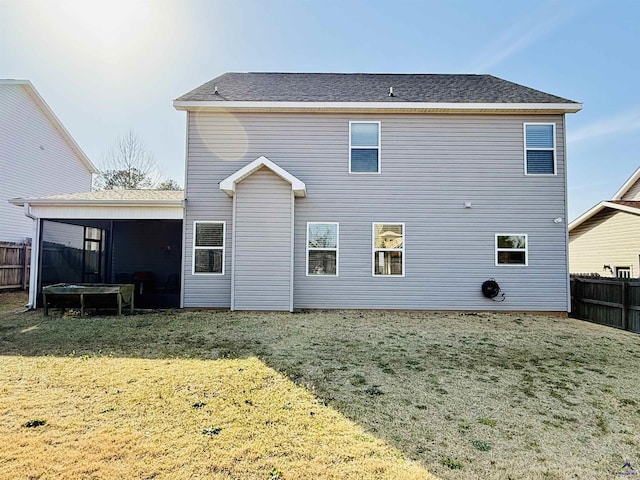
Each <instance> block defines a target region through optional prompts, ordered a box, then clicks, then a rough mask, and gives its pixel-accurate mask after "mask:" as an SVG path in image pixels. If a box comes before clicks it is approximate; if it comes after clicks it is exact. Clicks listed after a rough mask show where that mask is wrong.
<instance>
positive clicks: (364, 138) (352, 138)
mask: <svg viewBox="0 0 640 480" xmlns="http://www.w3.org/2000/svg"><path fill="white" fill-rule="evenodd" d="M349 173H380V122H349Z"/></svg>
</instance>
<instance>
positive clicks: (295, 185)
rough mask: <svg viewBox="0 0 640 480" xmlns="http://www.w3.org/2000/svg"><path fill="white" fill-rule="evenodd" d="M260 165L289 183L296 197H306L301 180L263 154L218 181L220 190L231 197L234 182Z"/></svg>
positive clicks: (242, 178)
mask: <svg viewBox="0 0 640 480" xmlns="http://www.w3.org/2000/svg"><path fill="white" fill-rule="evenodd" d="M262 167H267V168H268V169H269V170H271V171H272V172H273V173H275V174H276V175H278V176H279V177H280V178H282V179H283V180H284V181H285V182H287V183H290V184H291V190H293V193H294V195H295V196H296V197H306V196H307V188H306V185H305V184H304V182H303V181H301V180H300V179H298V178H296V177H294V176H293V175H291V174H290V173H289V172H287V171H286V170H285V169H284V168H282V167H279V166H278V165H276V164H275V163H273V162H272V161H271V160H269V159H268V158H267V157H265V156H260V157H258V158H256V159H255V160H254V161H253V162H251V163H249V164H247V165H245V166H244V167H242V168H241V169H240V170H238V171H237V172H236V173H234V174H232V175H229V176H228V177H227V178H225V179H224V180H222V181H221V182H220V190H223V191H224V192H225V193H226V194H227V195H229V196H230V197H233V195H234V194H235V192H236V184H237V183H239V182H241V181H242V180H244V179H245V178H247V177H248V176H250V175H251V174H253V173H254V172H255V171H257V170H259V169H260V168H262Z"/></svg>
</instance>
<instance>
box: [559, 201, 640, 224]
mask: <svg viewBox="0 0 640 480" xmlns="http://www.w3.org/2000/svg"><path fill="white" fill-rule="evenodd" d="M605 208H609V209H611V210H617V211H621V212H627V213H631V214H634V215H640V202H639V201H629V200H611V201H606V202H600V203H599V204H597V205H596V206H595V207H593V208H591V209H590V210H588V211H586V212H585V213H583V214H582V215H580V216H579V217H578V218H576V219H575V220H574V221H573V222H571V223H570V224H569V232H571V231H572V230H574V229H575V228H577V227H579V226H580V225H582V224H583V223H584V222H586V221H587V220H589V219H590V218H592V217H593V216H595V215H596V214H598V213H600V212H601V211H602V210H604V209H605Z"/></svg>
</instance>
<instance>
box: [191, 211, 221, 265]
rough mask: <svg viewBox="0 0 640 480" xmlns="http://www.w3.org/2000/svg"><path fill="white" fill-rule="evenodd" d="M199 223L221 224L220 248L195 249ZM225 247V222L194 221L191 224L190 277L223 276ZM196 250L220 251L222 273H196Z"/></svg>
mask: <svg viewBox="0 0 640 480" xmlns="http://www.w3.org/2000/svg"><path fill="white" fill-rule="evenodd" d="M201 223H217V224H222V247H196V228H197V225H198V224H201ZM226 246H227V222H225V221H223V220H222V221H221V220H194V222H193V252H192V254H191V274H192V275H224V270H225V268H224V267H225V263H227V262H226V258H227V257H226ZM196 250H222V272H196Z"/></svg>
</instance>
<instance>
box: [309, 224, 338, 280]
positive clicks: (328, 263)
mask: <svg viewBox="0 0 640 480" xmlns="http://www.w3.org/2000/svg"><path fill="white" fill-rule="evenodd" d="M307 275H338V224H337V223H320V222H309V223H307Z"/></svg>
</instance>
